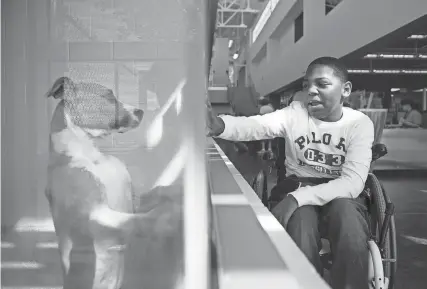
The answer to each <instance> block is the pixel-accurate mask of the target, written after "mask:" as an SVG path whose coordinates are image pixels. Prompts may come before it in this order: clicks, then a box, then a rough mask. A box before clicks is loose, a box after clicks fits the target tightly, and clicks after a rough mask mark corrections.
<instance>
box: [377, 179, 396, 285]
mask: <svg viewBox="0 0 427 289" xmlns="http://www.w3.org/2000/svg"><path fill="white" fill-rule="evenodd" d="M380 184H381V183H380ZM381 188H382V191H383V194H384V199H385V201H386V203H390V202H391V200H390V198H389V196H388V195H387V192H386V190H385V189H384V187H383V185H382V184H381ZM389 237H390V258H392V259H394V262H390V282H389V286H388V289H393V288H394V282H395V277H396V271H397V241H396V223H395V222H394V215H392V216H391V219H390V228H389Z"/></svg>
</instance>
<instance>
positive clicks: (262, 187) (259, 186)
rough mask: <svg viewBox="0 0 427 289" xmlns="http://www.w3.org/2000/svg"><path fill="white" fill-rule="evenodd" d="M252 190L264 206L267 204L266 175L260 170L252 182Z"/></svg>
mask: <svg viewBox="0 0 427 289" xmlns="http://www.w3.org/2000/svg"><path fill="white" fill-rule="evenodd" d="M252 189H253V190H254V191H255V193H256V194H257V195H258V198H260V200H261V202H262V203H263V204H264V206H267V202H268V188H267V173H266V172H265V171H264V170H261V171H260V172H259V173H258V175H257V176H256V177H255V178H254V180H253V182H252Z"/></svg>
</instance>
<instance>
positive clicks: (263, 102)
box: [259, 97, 270, 105]
mask: <svg viewBox="0 0 427 289" xmlns="http://www.w3.org/2000/svg"><path fill="white" fill-rule="evenodd" d="M259 104H260V105H268V104H270V100H269V99H268V98H265V97H263V98H261V99H260V100H259Z"/></svg>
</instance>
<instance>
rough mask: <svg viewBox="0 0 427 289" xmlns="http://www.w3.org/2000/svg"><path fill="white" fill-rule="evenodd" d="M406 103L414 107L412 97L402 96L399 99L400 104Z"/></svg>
mask: <svg viewBox="0 0 427 289" xmlns="http://www.w3.org/2000/svg"><path fill="white" fill-rule="evenodd" d="M406 104H408V105H410V106H411V108H414V106H415V103H414V102H413V101H412V99H409V98H404V99H402V100H401V101H400V105H406Z"/></svg>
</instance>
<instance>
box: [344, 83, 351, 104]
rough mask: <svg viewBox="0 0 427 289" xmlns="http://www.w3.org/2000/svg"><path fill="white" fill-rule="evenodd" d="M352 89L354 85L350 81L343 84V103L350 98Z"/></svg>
mask: <svg viewBox="0 0 427 289" xmlns="http://www.w3.org/2000/svg"><path fill="white" fill-rule="evenodd" d="M352 87H353V85H352V84H351V82H350V81H347V82H346V83H344V84H343V86H342V90H341V102H344V100H345V99H346V98H348V97H349V96H350V94H351V89H352Z"/></svg>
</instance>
